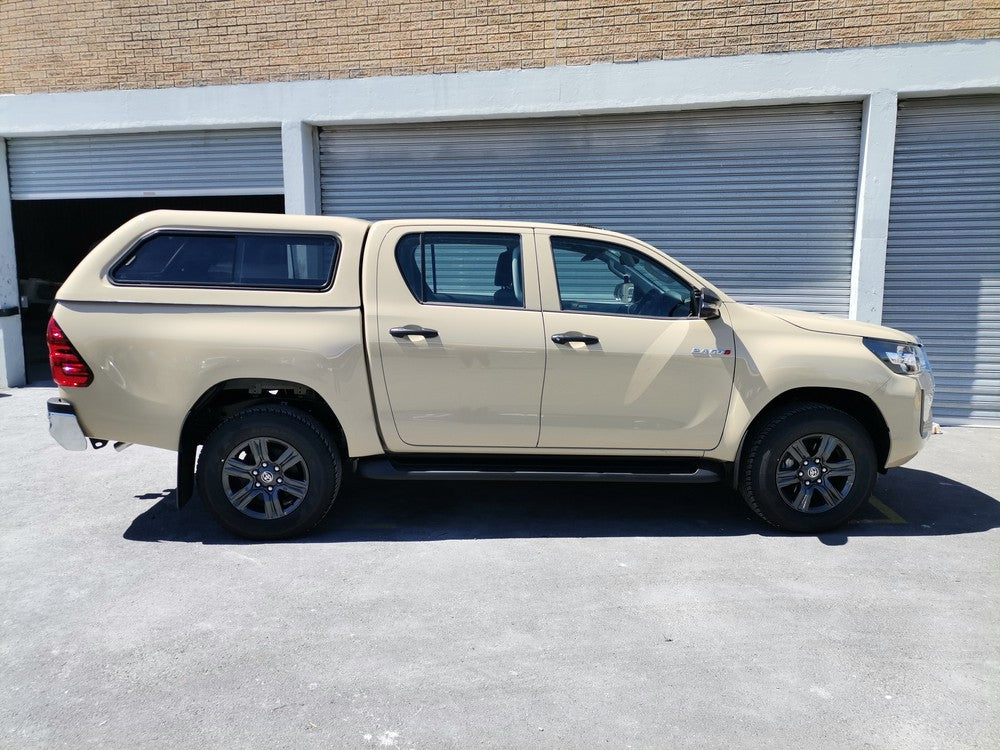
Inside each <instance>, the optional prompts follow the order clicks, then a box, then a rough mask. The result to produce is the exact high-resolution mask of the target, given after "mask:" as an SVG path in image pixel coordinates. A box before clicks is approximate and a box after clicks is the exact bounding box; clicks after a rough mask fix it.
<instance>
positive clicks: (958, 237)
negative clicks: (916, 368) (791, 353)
mask: <svg viewBox="0 0 1000 750" xmlns="http://www.w3.org/2000/svg"><path fill="white" fill-rule="evenodd" d="M883 321H884V322H885V324H886V325H889V326H893V327H895V328H901V329H903V330H905V331H909V332H911V333H913V334H915V335H917V336H920V337H921V338H922V339H923V341H924V343H925V344H926V345H927V352H928V355H929V356H930V358H931V365H932V367H933V368H934V374H935V379H936V384H937V396H936V398H935V406H934V413H935V415H937V416H939V417H943V418H945V419H950V420H961V421H965V420H982V419H986V420H991V421H1000V97H998V96H977V97H953V98H948V99H927V100H911V101H902V102H900V104H899V117H898V121H897V127H896V155H895V165H894V169H893V175H892V201H891V206H890V210H889V242H888V247H887V255H886V269H885V302H884V313H883Z"/></svg>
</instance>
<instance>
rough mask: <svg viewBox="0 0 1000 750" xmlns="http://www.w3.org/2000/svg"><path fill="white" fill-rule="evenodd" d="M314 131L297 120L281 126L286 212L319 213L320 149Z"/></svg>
mask: <svg viewBox="0 0 1000 750" xmlns="http://www.w3.org/2000/svg"><path fill="white" fill-rule="evenodd" d="M317 140H318V137H317V133H316V128H314V127H313V126H312V125H309V124H308V123H305V122H300V121H298V120H295V121H292V122H283V123H282V124H281V160H282V166H283V169H284V177H285V213H286V214H310V215H316V214H319V213H320V200H319V148H318V143H317Z"/></svg>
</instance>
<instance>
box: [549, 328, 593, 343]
mask: <svg viewBox="0 0 1000 750" xmlns="http://www.w3.org/2000/svg"><path fill="white" fill-rule="evenodd" d="M552 340H553V341H554V342H556V343H557V344H570V343H573V342H574V341H579V342H580V343H581V344H586V345H587V346H590V345H591V344H596V343H598V342H599V341H600V339H599V338H597V336H591V335H590V334H589V333H577V332H576V331H567V332H566V333H555V334H553V335H552Z"/></svg>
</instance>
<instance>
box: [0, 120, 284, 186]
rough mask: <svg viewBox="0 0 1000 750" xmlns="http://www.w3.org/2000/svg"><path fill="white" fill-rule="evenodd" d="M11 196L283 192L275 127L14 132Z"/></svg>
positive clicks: (10, 152) (9, 152)
mask: <svg viewBox="0 0 1000 750" xmlns="http://www.w3.org/2000/svg"><path fill="white" fill-rule="evenodd" d="M7 158H8V162H9V165H10V185H11V197H12V198H13V199H15V200H30V199H52V198H111V197H116V198H125V197H142V196H148V195H157V196H161V195H162V196H169V195H272V194H277V195H280V194H281V193H282V192H284V178H283V174H282V166H281V132H280V131H279V130H277V129H273V128H268V129H254V130H205V131H190V132H171V133H122V134H114V135H88V136H53V137H45V138H12V139H11V140H10V141H8V143H7Z"/></svg>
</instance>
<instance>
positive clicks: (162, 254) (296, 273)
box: [111, 232, 339, 291]
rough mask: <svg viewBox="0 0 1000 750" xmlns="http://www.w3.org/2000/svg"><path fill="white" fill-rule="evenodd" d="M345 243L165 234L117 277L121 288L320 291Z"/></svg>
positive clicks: (142, 247)
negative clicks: (223, 288) (145, 286)
mask: <svg viewBox="0 0 1000 750" xmlns="http://www.w3.org/2000/svg"><path fill="white" fill-rule="evenodd" d="M338 250H339V243H338V242H337V240H336V239H335V238H333V237H329V236H326V235H314V234H302V235H299V234H271V233H266V234H264V233H262V234H251V233H214V232H213V233H207V232H206V233H199V232H160V233H157V234H155V235H153V236H152V237H149V238H147V239H145V240H143V241H142V242H141V243H140V244H139V245H138V246H137V247H136V248H135V249H133V250H132V252H131V253H129V255H128V257H126V258H125V260H124V261H122V262H121V263H119V264H118V266H116V267H115V269H114V270H113V271H112V272H111V279H112V281H115V282H117V283H120V284H144V285H152V286H159V285H162V286H211V287H246V288H252V289H304V290H313V291H317V290H320V289H323V288H325V287H327V286H328V285H329V283H330V281H331V280H332V278H333V271H334V267H335V265H336V259H337V251H338Z"/></svg>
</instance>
